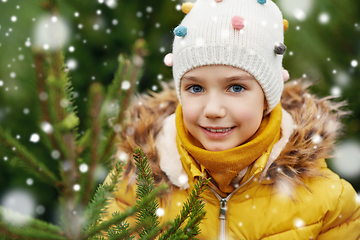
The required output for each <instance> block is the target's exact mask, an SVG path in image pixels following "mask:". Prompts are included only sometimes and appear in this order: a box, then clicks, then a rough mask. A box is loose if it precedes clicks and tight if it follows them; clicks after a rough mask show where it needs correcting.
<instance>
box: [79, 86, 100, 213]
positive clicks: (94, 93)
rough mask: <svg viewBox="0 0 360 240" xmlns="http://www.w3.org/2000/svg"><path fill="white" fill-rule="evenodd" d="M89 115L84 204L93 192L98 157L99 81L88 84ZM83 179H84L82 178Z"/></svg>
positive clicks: (82, 200)
mask: <svg viewBox="0 0 360 240" xmlns="http://www.w3.org/2000/svg"><path fill="white" fill-rule="evenodd" d="M89 99H90V104H91V106H90V116H91V119H92V123H91V127H92V135H91V139H92V141H91V149H90V151H91V159H90V164H89V171H88V174H87V175H85V176H86V181H87V184H86V185H83V186H84V187H85V190H84V194H83V195H82V197H81V198H82V199H81V202H82V205H83V206H85V205H86V204H87V203H88V201H89V199H90V195H91V194H92V192H93V187H94V184H93V177H94V173H95V169H96V164H97V160H98V159H99V157H98V146H99V141H100V131H101V125H100V122H99V113H100V110H101V103H102V100H103V93H102V86H101V84H100V83H94V84H92V85H91V86H90V97H89ZM84 180H85V179H84Z"/></svg>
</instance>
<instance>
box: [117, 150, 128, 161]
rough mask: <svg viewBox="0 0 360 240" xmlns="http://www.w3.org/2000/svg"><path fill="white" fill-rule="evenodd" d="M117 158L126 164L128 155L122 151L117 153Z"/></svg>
mask: <svg viewBox="0 0 360 240" xmlns="http://www.w3.org/2000/svg"><path fill="white" fill-rule="evenodd" d="M117 157H118V159H119V160H120V161H122V162H127V161H128V160H129V154H127V153H126V152H123V151H120V152H118V154H117Z"/></svg>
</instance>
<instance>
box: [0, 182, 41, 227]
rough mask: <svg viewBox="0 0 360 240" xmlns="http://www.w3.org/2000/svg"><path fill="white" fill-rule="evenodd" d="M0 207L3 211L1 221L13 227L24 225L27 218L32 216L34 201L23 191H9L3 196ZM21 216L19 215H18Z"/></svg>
mask: <svg viewBox="0 0 360 240" xmlns="http://www.w3.org/2000/svg"><path fill="white" fill-rule="evenodd" d="M0 203H1V205H2V206H3V207H4V208H5V209H11V210H13V211H15V212H13V211H9V210H5V211H4V212H3V220H5V221H6V222H9V223H12V224H15V225H24V224H26V223H27V222H28V221H29V217H32V216H33V215H34V208H35V200H34V198H33V196H31V195H30V193H28V192H26V191H24V190H18V189H16V190H11V191H10V192H8V193H5V195H3V197H2V199H1V201H0ZM19 214H21V215H19Z"/></svg>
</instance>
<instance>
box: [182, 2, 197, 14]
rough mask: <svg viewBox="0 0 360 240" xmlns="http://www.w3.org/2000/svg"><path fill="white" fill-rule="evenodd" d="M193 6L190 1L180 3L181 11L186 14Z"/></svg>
mask: <svg viewBox="0 0 360 240" xmlns="http://www.w3.org/2000/svg"><path fill="white" fill-rule="evenodd" d="M193 7H194V4H193V3H192V2H186V3H183V4H182V6H181V10H182V11H183V13H185V14H188V13H189V12H190V10H191V9H192V8H193Z"/></svg>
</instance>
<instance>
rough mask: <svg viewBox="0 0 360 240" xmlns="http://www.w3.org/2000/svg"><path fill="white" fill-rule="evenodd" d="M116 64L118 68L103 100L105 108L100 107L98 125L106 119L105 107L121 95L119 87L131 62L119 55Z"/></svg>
mask: <svg viewBox="0 0 360 240" xmlns="http://www.w3.org/2000/svg"><path fill="white" fill-rule="evenodd" d="M118 62H119V64H118V68H117V70H116V73H115V76H114V79H113V80H112V82H111V84H110V85H109V86H108V88H107V92H106V98H105V100H104V104H103V105H104V106H105V107H102V109H101V112H100V115H99V119H100V123H104V122H105V121H106V119H107V117H106V111H107V107H106V106H107V105H108V104H110V102H112V101H113V100H114V99H117V98H118V96H120V95H121V94H122V92H121V85H122V82H123V81H124V79H125V77H126V75H127V72H128V70H129V66H130V64H131V62H130V61H129V60H128V59H127V58H126V57H125V56H124V55H123V54H120V55H119V57H118Z"/></svg>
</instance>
